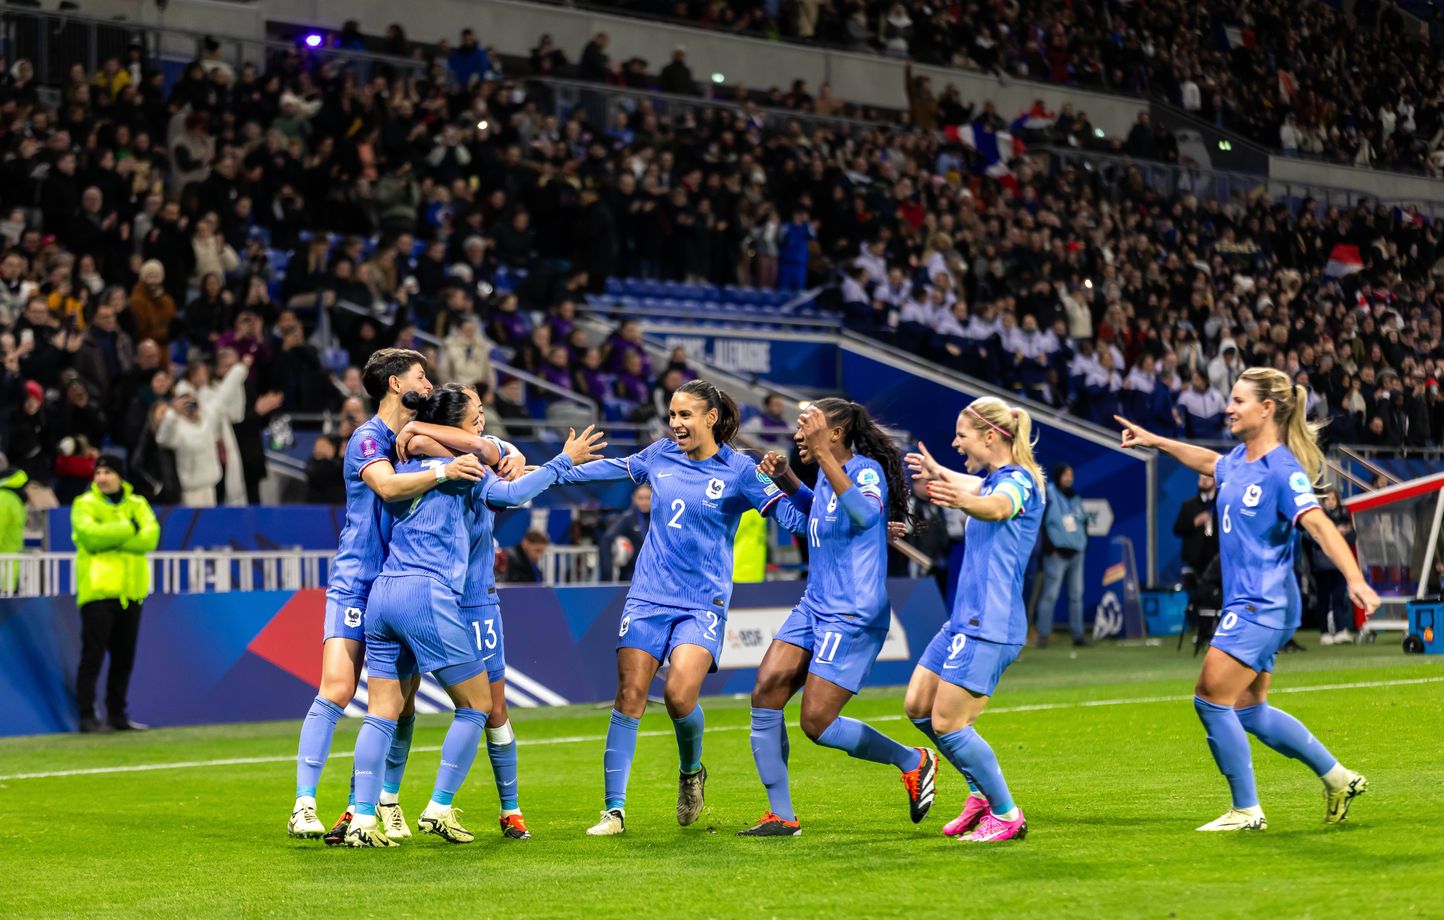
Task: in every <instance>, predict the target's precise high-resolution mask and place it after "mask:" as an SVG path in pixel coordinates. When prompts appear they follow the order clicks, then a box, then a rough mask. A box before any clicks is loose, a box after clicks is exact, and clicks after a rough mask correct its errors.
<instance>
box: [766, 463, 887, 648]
mask: <svg viewBox="0 0 1444 920" xmlns="http://www.w3.org/2000/svg"><path fill="white" fill-rule="evenodd" d="M842 471H843V472H844V473H846V474H847V478H848V479H849V480H850V481H851V482H852V485H851V487H849V488H848V489H846V490H844V492H843V494H842V495H841V496H839V495H838V494H837V493H836V492H834V491H833V489H832V480H830V479H828V478H827V474H826V473H819V474H818V477H817V488H816V490H814V491H809V490H808V489H807V487H806V486H803V487H802V488H801V489H799V490H798V491H797V493H795V494H794V495H792V496H790V497H789V498H788V499H787V500H786V501H784V502H781V503H779V504H778V506H777V512H776V516H777V522H778V523H779V524H781V525H782V526H783V527H786V528H787V529H788V530H790V531H792V532H793V533H796V534H801V535H803V536H805V537H806V539H807V549H808V556H807V590H806V591H805V592H804V593H803V595H802V603H801V605H800V606H801V608H802V609H803V610H804V611H806V612H808V613H810V614H813V615H814V616H818V617H822V618H824V619H834V618H837V617H857V618H858V625H859V626H860V627H862V628H864V629H886V628H887V626H888V625H889V611H890V609H891V608H890V606H889V604H888V597H887V507H888V490H887V481H886V479H885V478H884V477H883V471H882V466H881V465H880V464H879V463H878V462H877V461H876V460H873V459H872V458H871V457H864V456H862V455H861V454H854V455H853V456H852V457H851V458H850V459H849V460H848V461H847V462H846V463H844V464H843V465H842ZM849 493H856V494H852V495H850V494H849Z"/></svg>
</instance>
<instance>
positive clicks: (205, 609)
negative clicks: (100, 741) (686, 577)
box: [0, 579, 947, 736]
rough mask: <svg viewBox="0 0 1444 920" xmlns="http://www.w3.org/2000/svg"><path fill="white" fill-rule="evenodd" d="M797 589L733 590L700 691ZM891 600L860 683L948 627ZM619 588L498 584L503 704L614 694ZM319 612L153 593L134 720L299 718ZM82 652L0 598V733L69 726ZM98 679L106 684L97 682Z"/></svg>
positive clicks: (68, 615) (37, 615)
mask: <svg viewBox="0 0 1444 920" xmlns="http://www.w3.org/2000/svg"><path fill="white" fill-rule="evenodd" d="M803 587H804V583H803V582H801V581H790V582H768V583H763V584H756V585H748V584H742V585H738V586H737V587H736V590H735V592H734V593H733V597H732V607H731V609H730V610H729V614H728V622H727V630H726V633H725V640H724V645H723V652H722V660H721V662H720V668H719V670H718V672H717V673H715V674H712V675H709V676H708V677H707V679H706V681H705V682H704V684H703V687H702V690H703V692H704V693H709V694H716V693H745V692H748V691H750V690H751V689H752V685H753V682H754V681H755V680H756V677H757V667H758V665H759V664H761V662H762V655H763V653H764V652H766V650H767V646H768V645H769V644H770V643H771V641H772V636H773V634H774V633H775V632H776V630H777V628H778V627H780V626H781V625H782V622H783V620H784V619H786V617H787V614H788V613H789V612H790V611H791V610H792V607H793V605H794V604H796V603H797V601H798V599H799V598H800V597H801V595H802V590H803ZM888 592H889V595H890V596H891V598H892V603H893V620H892V626H891V631H890V632H889V635H888V639H887V642H886V644H885V645H884V647H883V650H882V653H881V654H880V656H879V658H878V662H877V664H876V665H874V667H873V669H872V672H871V674H870V675H869V677H868V680H867V684H868V685H869V686H882V685H898V684H905V683H906V682H907V680H908V678H909V676H910V675H911V673H912V668H913V664H914V662H916V661H917V658H918V656H919V655H921V653H922V650H923V648H925V647H926V645H927V643H928V641H929V640H930V639H931V638H932V636H933V634H934V633H935V632H937V629H938V627H939V626H940V625H941V624H942V623H943V622H944V620H946V619H947V616H946V613H945V611H944V609H943V603H942V598H941V597H940V596H939V594H938V590H937V586H936V584H935V583H934V582H933V581H932V580H931V579H892V580H890V581H889V583H888ZM626 593H627V589H626V586H618V585H612V586H597V587H586V588H580V587H579V588H559V589H552V588H542V587H503V588H501V603H502V609H503V611H504V616H505V617H506V631H505V634H506V661H507V699H508V702H510V703H511V704H512V705H514V706H519V707H523V708H525V707H528V706H538V705H560V704H564V703H582V702H601V701H605V700H610V699H612V698H613V696H614V695H615V693H616V679H617V678H616V673H617V672H616V653H615V650H616V643H617V629H618V623H619V622H620V620H621V613H622V605H623V604H624V603H625V601H626ZM324 609H325V595H324V592H322V591H319V590H307V591H296V592H288V591H263V592H234V593H229V594H189V595H157V596H153V597H151V598H150V599H148V600H147V601H146V602H145V606H144V608H143V614H142V621H141V630H140V646H139V648H138V650H137V654H136V663H135V673H134V677H133V679H132V682H131V691H130V715H131V716H132V717H134V718H135V719H137V720H139V721H141V722H146V723H149V724H151V725H156V726H166V725H198V724H207V723H215V722H249V721H258V720H267V719H297V720H299V719H300V718H301V717H302V716H303V715H304V714H305V712H306V707H307V706H308V705H310V702H311V699H312V698H313V697H314V696H315V693H316V687H317V685H318V684H319V683H320V678H321V627H322V616H323V613H324ZM79 657H80V615H79V613H78V611H77V610H76V606H75V599H74V598H71V597H62V598H40V599H33V600H23V601H7V602H6V603H5V604H4V606H3V608H0V736H5V735H26V734H42V733H48V732H69V731H74V730H75V729H76V726H77V714H76V711H75V672H76V667H77V664H78V662H79ZM100 681H101V683H100V686H102V687H103V686H104V681H105V676H104V674H102V675H101V678H100ZM658 692H660V691H658ZM448 705H449V704H448V703H447V701H446V697H445V694H444V692H443V691H442V690H441V688H440V686H439V685H436V684H434V682H431V681H428V682H427V683H425V684H424V685H423V689H422V691H421V693H420V695H419V696H418V700H417V708H418V710H419V711H421V712H438V711H441V710H443V709H445V708H447V706H448ZM362 711H364V710H362V709H360V708H358V707H356V706H354V705H353V706H352V707H351V708H350V709H348V710H347V712H348V713H349V714H351V715H357V714H359V713H361V712H362Z"/></svg>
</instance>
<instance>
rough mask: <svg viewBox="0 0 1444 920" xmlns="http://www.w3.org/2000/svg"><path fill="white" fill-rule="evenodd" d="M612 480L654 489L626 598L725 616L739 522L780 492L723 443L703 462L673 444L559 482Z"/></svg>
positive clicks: (584, 468) (578, 470) (597, 463)
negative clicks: (643, 484)
mask: <svg viewBox="0 0 1444 920" xmlns="http://www.w3.org/2000/svg"><path fill="white" fill-rule="evenodd" d="M609 479H630V480H632V481H633V482H635V483H637V484H639V485H640V484H642V483H647V484H649V485H651V487H652V514H651V524H650V526H649V527H648V529H647V538H646V540H644V541H643V542H642V548H641V550H640V551H639V552H638V553H637V566H636V570H635V571H634V572H633V574H632V586H631V588H630V589H629V590H628V591H627V597H628V598H630V599H632V600H639V601H646V602H647V603H650V604H658V605H660V606H663V607H678V608H682V609H686V610H711V611H714V612H716V613H718V614H719V615H722V616H725V615H726V612H727V606H728V604H729V603H730V602H731V600H732V542H733V538H734V537H735V536H736V534H737V522H738V520H740V519H741V517H742V515H743V513H744V512H746V511H747V510H748V509H751V508H755V509H757V510H758V511H759V512H761V513H762V514H763V515H766V514H767V513H768V512H769V511H771V509H772V507H773V505H774V504H775V503H776V502H777V500H778V499H779V498H781V497H782V490H781V489H779V488H777V485H776V484H775V483H773V481H772V480H771V479H770V478H768V477H767V475H766V474H765V473H763V472H762V471H761V470H759V469H758V468H757V464H755V463H753V462H752V460H751V459H749V458H748V457H747V456H746V455H745V454H741V453H738V452H737V451H735V450H733V449H732V448H730V447H728V446H727V445H725V444H724V445H721V446H720V447H719V448H718V449H717V453H715V454H713V455H712V456H711V457H708V458H707V459H706V460H693V459H691V458H689V457H688V456H687V454H686V453H685V452H684V451H683V450H682V448H680V447H678V446H677V442H676V441H672V440H670V439H669V440H661V441H656V442H654V443H652V444H650V445H648V446H647V447H645V448H643V449H642V450H640V451H638V452H637V453H635V454H632V455H631V456H630V457H626V458H623V459H619V460H593V461H592V462H591V463H583V464H582V465H581V466H578V467H575V468H573V469H572V470H570V471H569V472H567V473H564V474H563V475H562V479H561V481H562V482H563V483H578V482H597V481H602V480H609Z"/></svg>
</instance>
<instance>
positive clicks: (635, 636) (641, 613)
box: [617, 598, 727, 673]
mask: <svg viewBox="0 0 1444 920" xmlns="http://www.w3.org/2000/svg"><path fill="white" fill-rule="evenodd" d="M726 632H727V611H725V610H720V611H716V610H688V609H686V608H683V607H665V606H662V605H661V604H652V603H648V602H647V601H638V600H632V599H631V598H628V599H627V603H626V605H625V606H624V607H622V622H621V625H620V627H619V628H618V630H617V648H619V649H622V648H636V649H641V650H642V651H644V652H646V653H647V654H648V655H651V656H652V657H653V658H655V659H657V660H658V661H666V660H667V659H668V658H670V657H671V656H672V650H673V649H675V648H676V647H677V646H679V645H700V646H702V647H703V648H705V649H706V650H707V651H709V652H711V653H712V667H710V668H709V669H708V673H712V672H714V671H716V670H717V663H718V662H719V661H721V660H722V637H723V635H724V634H725V633H726Z"/></svg>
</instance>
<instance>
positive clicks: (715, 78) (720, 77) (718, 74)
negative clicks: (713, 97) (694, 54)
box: [712, 70, 727, 83]
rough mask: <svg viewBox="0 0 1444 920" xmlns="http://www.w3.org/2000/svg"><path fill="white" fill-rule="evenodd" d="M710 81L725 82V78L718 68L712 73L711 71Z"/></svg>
mask: <svg viewBox="0 0 1444 920" xmlns="http://www.w3.org/2000/svg"><path fill="white" fill-rule="evenodd" d="M712 82H713V83H725V82H727V78H726V77H724V76H723V75H722V71H720V70H717V71H713V73H712Z"/></svg>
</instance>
